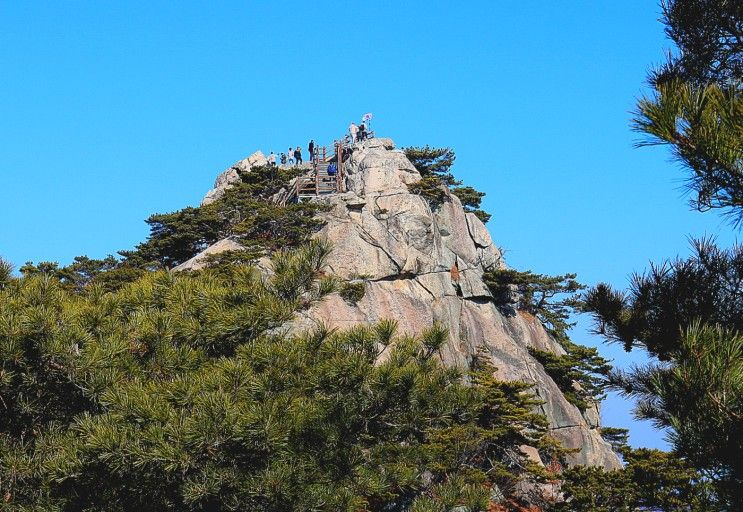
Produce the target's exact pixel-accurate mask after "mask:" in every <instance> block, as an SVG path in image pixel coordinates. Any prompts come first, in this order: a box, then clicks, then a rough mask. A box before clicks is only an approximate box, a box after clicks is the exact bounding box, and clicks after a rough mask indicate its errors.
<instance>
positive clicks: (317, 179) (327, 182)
mask: <svg viewBox="0 0 743 512" xmlns="http://www.w3.org/2000/svg"><path fill="white" fill-rule="evenodd" d="M342 155H343V144H342V143H341V142H336V143H335V154H333V156H331V157H330V158H328V151H327V147H325V146H323V147H318V148H315V152H314V154H313V155H310V158H311V162H312V171H311V172H310V173H309V174H307V175H304V176H299V177H298V178H297V181H296V182H295V184H294V191H293V193H292V195H291V196H290V198H289V199H288V201H287V202H299V201H302V200H306V199H311V198H313V197H318V196H325V195H329V194H337V193H339V192H345V185H344V182H345V174H344V172H343V163H344V162H343V157H342ZM331 163H335V164H336V169H337V170H336V173H335V174H334V175H331V174H328V167H330V164H331Z"/></svg>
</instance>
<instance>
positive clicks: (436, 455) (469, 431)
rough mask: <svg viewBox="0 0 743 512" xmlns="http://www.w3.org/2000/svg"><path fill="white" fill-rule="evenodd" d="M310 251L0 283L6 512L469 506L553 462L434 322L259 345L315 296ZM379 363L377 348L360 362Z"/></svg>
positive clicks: (513, 389) (327, 284)
mask: <svg viewBox="0 0 743 512" xmlns="http://www.w3.org/2000/svg"><path fill="white" fill-rule="evenodd" d="M327 253H328V247H327V246H326V245H324V244H323V243H320V242H313V243H311V244H310V245H308V246H305V247H303V248H300V249H298V250H295V251H292V252H286V251H281V252H279V253H277V254H276V255H275V257H274V261H273V267H274V269H275V275H273V276H272V277H270V278H269V279H267V280H266V279H264V278H262V277H261V276H260V273H259V272H258V271H257V270H256V269H254V268H252V267H249V266H229V265H228V266H222V267H218V268H208V269H206V270H204V271H201V272H199V273H193V274H172V273H168V272H165V271H157V272H148V273H147V274H146V275H144V276H143V277H141V278H139V279H137V280H136V281H135V282H133V283H130V284H127V285H124V286H122V287H121V288H120V289H119V290H118V291H116V292H106V291H104V289H103V287H102V286H100V285H98V284H96V283H95V282H93V283H92V284H89V285H88V286H86V287H85V288H84V289H83V290H82V291H73V290H71V289H70V288H69V287H68V286H66V285H64V284H63V283H62V282H61V281H60V280H59V279H57V278H56V277H54V276H52V275H49V274H47V273H37V274H33V275H26V276H24V277H21V278H12V277H6V278H4V279H3V281H2V283H3V284H2V285H0V367H1V368H2V371H1V372H0V398H1V400H0V403H2V408H3V414H2V415H0V453H2V457H0V496H3V501H4V509H5V510H58V511H74V510H90V511H95V510H100V511H104V510H105V511H130V510H142V511H145V512H146V511H162V510H178V511H182V510H202V511H207V510H208V511H219V510H276V511H278V510H329V511H330V510H333V511H334V510H341V509H342V510H359V509H365V510H379V511H382V510H385V511H387V510H448V509H449V508H451V507H452V506H460V505H461V506H468V507H470V509H471V510H473V511H477V510H485V509H486V506H487V503H488V499H489V498H488V496H489V492H490V488H491V486H494V485H497V486H498V488H499V489H501V490H503V491H504V492H513V490H514V489H515V487H516V485H517V482H518V481H519V479H520V478H521V477H522V476H528V475H529V474H531V475H532V478H539V477H540V471H539V470H538V469H537V468H535V467H533V465H531V464H530V463H528V461H527V460H526V459H525V457H523V456H522V455H520V454H519V452H518V450H517V449H516V447H517V446H519V445H522V444H529V445H531V446H536V447H539V448H540V449H541V450H542V454H543V457H544V458H545V459H546V460H550V458H552V457H554V458H558V459H559V457H560V455H561V450H560V449H559V448H558V447H556V446H555V444H554V442H552V441H551V440H550V439H549V438H548V437H547V436H546V420H545V418H544V417H543V416H541V415H539V414H536V413H534V412H533V409H534V407H535V405H536V404H538V402H537V401H536V399H535V398H534V397H533V395H532V394H531V393H530V392H529V387H530V386H529V385H528V384H525V383H519V382H508V383H506V382H501V381H499V380H497V379H496V378H495V377H494V372H495V369H494V368H493V367H491V366H489V365H488V364H487V363H485V361H484V360H479V359H477V360H476V361H475V362H474V364H473V368H472V371H471V372H470V373H469V374H468V381H469V382H470V383H471V385H468V384H465V382H464V380H463V375H462V374H460V373H459V372H458V371H457V370H454V369H450V368H444V367H443V366H442V365H441V364H440V363H439V362H438V359H437V358H436V357H434V354H435V353H436V351H437V350H438V349H439V347H440V346H441V344H442V343H443V342H444V341H445V340H446V339H447V332H446V330H445V329H443V328H442V327H441V326H434V327H432V328H431V329H430V330H429V331H427V332H424V333H423V334H422V336H421V337H420V338H410V337H404V336H403V337H399V336H396V334H395V329H396V325H395V323H394V322H392V321H385V322H381V323H380V324H378V325H377V326H372V327H369V328H357V329H352V330H350V331H345V332H330V331H328V330H324V329H319V330H317V331H314V332H309V333H305V334H301V335H297V336H294V337H291V338H287V337H283V336H280V335H276V334H271V333H272V332H273V330H274V329H275V328H276V327H278V326H279V325H281V324H283V323H284V322H285V321H286V320H288V319H289V318H291V317H292V316H293V314H294V312H295V311H297V310H298V309H301V308H305V307H308V306H309V305H310V304H311V303H312V302H313V301H315V300H317V299H318V298H320V297H322V296H323V295H324V294H325V293H328V292H330V291H332V290H333V289H334V287H335V283H334V282H333V280H332V279H330V278H327V277H325V276H323V275H322V274H321V272H320V271H319V269H320V268H321V266H322V264H323V261H324V258H325V256H326V255H327ZM380 350H385V351H388V352H389V353H388V354H387V357H386V358H385V359H384V362H383V363H381V364H377V361H378V357H379V355H380Z"/></svg>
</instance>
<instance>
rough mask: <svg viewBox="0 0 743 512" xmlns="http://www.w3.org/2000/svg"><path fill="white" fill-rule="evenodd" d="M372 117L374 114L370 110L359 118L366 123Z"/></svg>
mask: <svg viewBox="0 0 743 512" xmlns="http://www.w3.org/2000/svg"><path fill="white" fill-rule="evenodd" d="M373 117H374V116H373V115H372V113H371V112H368V113H366V114H364V115H363V116H361V120H362V121H363V122H365V123H367V122H369V121H371V120H372V118H373Z"/></svg>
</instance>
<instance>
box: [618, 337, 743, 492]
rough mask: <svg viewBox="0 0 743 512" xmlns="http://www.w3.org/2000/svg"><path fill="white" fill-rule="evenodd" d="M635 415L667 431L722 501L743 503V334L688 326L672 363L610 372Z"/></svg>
mask: <svg viewBox="0 0 743 512" xmlns="http://www.w3.org/2000/svg"><path fill="white" fill-rule="evenodd" d="M612 381H613V383H614V384H615V386H616V387H617V388H618V389H619V390H621V391H623V392H624V393H625V394H627V395H628V396H631V397H633V398H635V399H636V401H637V406H636V408H635V413H636V415H637V416H638V417H639V418H641V419H647V420H651V421H653V422H654V423H655V425H656V426H657V427H659V428H664V429H668V432H669V434H668V437H669V440H670V441H671V443H672V446H673V448H674V451H675V452H676V453H678V454H679V455H681V456H682V457H684V458H685V459H686V460H688V461H689V462H690V463H691V464H692V465H693V467H695V468H698V469H699V470H700V471H702V473H703V474H704V475H705V476H706V477H707V478H709V479H710V481H712V482H714V483H715V485H716V487H717V490H718V493H719V494H720V500H721V502H722V503H727V504H728V505H729V506H732V507H737V506H739V505H741V504H743V493H742V492H741V489H743V462H741V461H742V460H743V337H741V336H740V335H739V334H735V333H734V332H731V331H729V330H726V329H724V328H722V327H719V326H718V327H711V326H708V325H700V324H699V323H694V324H692V325H691V326H690V327H689V328H688V329H687V330H686V331H685V333H684V335H683V336H682V339H681V343H680V347H679V350H678V351H677V353H676V354H675V355H674V359H673V364H672V365H667V364H648V365H646V366H643V367H635V368H633V369H631V370H630V371H628V372H615V373H614V374H613V375H612Z"/></svg>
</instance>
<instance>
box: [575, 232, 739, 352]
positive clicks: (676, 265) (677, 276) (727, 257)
mask: <svg viewBox="0 0 743 512" xmlns="http://www.w3.org/2000/svg"><path fill="white" fill-rule="evenodd" d="M692 249H693V255H692V256H691V257H689V258H687V259H676V260H672V261H666V262H664V263H662V264H660V265H653V266H651V268H650V270H649V271H648V272H646V273H643V274H635V275H634V276H633V277H632V280H631V287H630V289H629V291H628V292H626V293H625V292H620V291H617V290H614V289H613V288H612V287H611V286H609V285H608V284H599V285H597V286H595V287H593V288H591V289H590V290H588V291H587V292H586V294H585V296H584V298H583V300H584V301H583V303H582V306H581V307H582V309H583V310H584V311H587V312H590V313H592V314H593V315H594V319H595V320H596V331H597V332H598V333H599V334H602V335H603V336H605V337H606V338H607V339H608V340H609V341H613V342H618V343H622V344H623V345H624V348H625V350H630V349H631V348H633V347H642V348H644V349H646V350H647V351H648V352H649V353H650V354H652V355H654V356H657V357H659V358H661V359H669V358H672V357H674V354H675V353H676V352H677V351H678V349H679V347H680V343H681V338H682V335H683V332H684V331H685V330H686V329H687V328H688V327H689V326H690V325H691V324H692V323H693V322H694V321H695V320H696V319H701V320H703V321H705V322H708V323H710V324H719V325H722V326H724V327H727V328H729V329H732V330H735V331H738V332H741V331H743V247H742V246H740V245H734V246H733V247H731V248H729V249H722V248H719V247H717V246H716V245H715V244H714V243H713V241H712V240H710V239H701V240H693V241H692Z"/></svg>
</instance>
